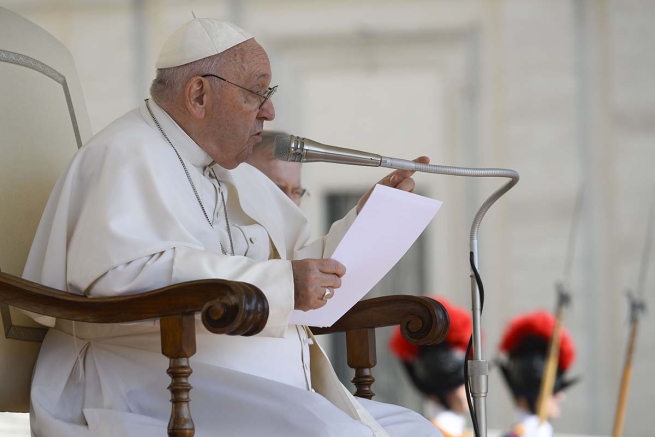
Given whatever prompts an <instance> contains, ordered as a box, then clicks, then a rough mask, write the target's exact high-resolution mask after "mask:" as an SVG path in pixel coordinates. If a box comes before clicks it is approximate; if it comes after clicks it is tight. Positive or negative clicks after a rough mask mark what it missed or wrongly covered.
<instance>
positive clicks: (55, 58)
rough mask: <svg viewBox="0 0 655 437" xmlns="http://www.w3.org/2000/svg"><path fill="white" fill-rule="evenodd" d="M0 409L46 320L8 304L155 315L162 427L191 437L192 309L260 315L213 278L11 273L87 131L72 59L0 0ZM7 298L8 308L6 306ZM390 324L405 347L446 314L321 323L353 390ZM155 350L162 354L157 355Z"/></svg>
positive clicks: (397, 309)
mask: <svg viewBox="0 0 655 437" xmlns="http://www.w3.org/2000/svg"><path fill="white" fill-rule="evenodd" d="M0 95H2V96H3V100H2V103H1V104H0V133H1V137H0V156H1V157H2V158H1V160H0V268H1V269H2V272H0V315H1V317H2V322H3V327H4V333H5V335H4V336H0V411H10V412H27V411H28V410H29V386H30V380H31V375H32V369H33V367H34V363H35V360H36V356H37V354H38V350H39V346H40V342H41V341H42V340H43V337H44V335H45V332H46V331H47V329H46V328H44V327H42V326H40V325H36V324H35V323H34V322H32V321H31V319H29V318H28V317H26V316H25V314H23V313H21V312H20V311H16V308H19V309H22V310H26V311H31V312H34V313H37V314H42V315H46V316H50V317H54V318H60V319H66V320H73V321H79V322H89V323H123V322H132V321H138V320H146V319H160V325H161V344H162V353H163V355H165V356H166V357H167V358H168V359H169V363H170V367H169V368H168V374H169V375H170V377H171V380H172V383H171V385H170V386H169V389H170V391H171V400H172V411H171V420H170V423H169V435H171V436H192V435H193V434H194V427H193V421H192V419H191V412H190V408H189V399H190V394H189V391H190V389H191V384H190V383H189V375H190V374H191V366H190V362H189V358H190V357H191V356H192V355H193V354H194V353H195V348H196V345H195V314H196V313H199V312H201V313H202V322H203V324H204V326H205V327H206V328H207V329H208V330H210V331H211V332H214V333H217V334H227V335H243V336H249V335H254V334H256V333H258V332H260V331H261V330H262V329H263V327H264V326H265V324H266V321H267V318H268V302H267V301H266V298H265V296H264V294H263V293H262V292H261V291H260V290H259V289H257V288H256V287H255V286H253V285H250V284H245V283H240V282H233V281H224V280H218V279H216V280H202V281H193V282H187V283H183V284H177V285H173V286H170V287H166V288H162V289H159V290H155V291H151V292H148V293H143V294H138V295H132V296H124V297H118V298H97V299H89V298H86V297H81V296H77V295H73V294H70V293H65V292H62V291H60V290H55V289H52V288H49V287H45V286H43V285H39V284H36V283H33V282H30V281H26V280H24V279H21V278H20V276H21V274H22V270H23V267H24V264H25V260H26V258H27V254H28V252H29V248H30V245H31V242H32V239H33V236H34V234H35V232H36V228H37V226H38V223H39V220H40V217H41V214H42V212H43V210H44V208H45V204H46V202H47V199H48V197H49V195H50V192H51V190H52V188H53V186H54V184H55V182H56V180H57V178H58V176H59V175H60V174H61V173H62V172H63V170H64V168H65V167H66V165H67V164H68V162H69V160H70V159H71V157H72V155H73V154H74V153H75V151H76V150H77V148H78V147H81V145H82V144H83V143H84V142H85V141H86V140H87V139H89V138H90V136H91V129H90V126H89V122H88V117H87V113H86V108H85V105H84V100H83V97H82V93H81V88H80V86H79V80H78V78H77V73H76V71H75V66H74V64H73V60H72V57H71V55H70V53H69V52H68V50H67V49H66V48H65V47H64V46H63V45H62V44H61V43H59V42H58V41H57V40H56V39H55V38H54V37H52V36H51V35H50V34H48V33H47V32H45V31H44V30H43V29H41V28H39V27H38V26H36V25H34V24H33V23H31V22H29V21H27V20H25V19H24V18H22V17H20V16H19V15H16V14H14V13H12V12H10V11H8V10H6V9H3V8H0ZM11 307H13V308H11ZM398 324H400V325H401V328H402V332H403V335H404V336H405V337H406V338H407V339H408V340H409V341H411V342H413V343H416V344H432V343H437V342H439V341H441V340H442V339H443V338H444V337H445V335H446V332H447V330H448V326H449V320H448V314H447V313H446V311H445V310H444V309H443V307H442V306H441V305H440V304H439V303H438V302H436V301H434V300H432V299H429V298H424V297H416V296H388V297H382V298H376V299H370V300H366V301H362V302H359V303H358V304H357V305H356V306H355V307H354V308H353V309H352V310H351V311H349V312H348V313H347V314H346V315H345V316H344V317H342V318H341V319H340V320H339V321H338V322H337V323H336V324H335V325H334V326H332V327H331V328H314V329H312V330H313V332H314V333H315V334H325V333H329V332H338V331H346V335H347V341H348V345H347V348H348V364H349V366H350V367H352V368H353V369H355V377H354V378H353V382H354V383H355V385H356V387H357V389H356V393H355V394H356V395H357V396H361V397H366V398H369V399H370V398H372V397H373V395H374V394H373V392H372V390H371V384H372V383H373V381H374V378H373V376H372V370H371V369H372V368H373V367H374V366H375V364H376V354H375V331H374V329H375V328H377V327H382V326H390V325H398ZM162 359H163V358H162Z"/></svg>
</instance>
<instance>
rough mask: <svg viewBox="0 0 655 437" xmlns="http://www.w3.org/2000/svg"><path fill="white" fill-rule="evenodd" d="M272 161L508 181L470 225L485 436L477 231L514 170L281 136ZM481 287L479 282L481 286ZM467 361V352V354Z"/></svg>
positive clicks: (478, 406) (475, 414) (473, 387)
mask: <svg viewBox="0 0 655 437" xmlns="http://www.w3.org/2000/svg"><path fill="white" fill-rule="evenodd" d="M275 157H276V158H278V159H281V160H282V161H292V162H332V163H337V164H349V165H363V166H367V167H387V168H393V169H397V170H411V171H419V172H423V173H434V174H442V175H449V176H464V177H474V178H499V177H500V178H507V179H509V181H508V182H507V183H506V184H505V185H503V186H501V187H500V188H499V189H497V190H496V191H494V192H493V193H492V194H491V196H489V197H488V198H487V200H485V201H484V203H483V204H482V206H481V207H480V209H478V212H477V213H476V214H475V217H474V218H473V223H472V224H471V232H470V240H469V248H470V251H471V274H470V277H471V302H472V308H471V311H472V315H473V333H472V343H473V360H469V361H468V368H467V374H468V377H469V381H468V382H469V387H470V395H471V397H472V398H473V411H472V412H471V418H472V419H473V425H474V428H475V431H476V436H477V437H486V436H487V412H486V397H487V392H488V378H489V364H488V362H487V361H485V360H483V359H482V328H481V326H480V314H481V312H482V299H481V295H480V288H479V286H478V280H479V276H477V277H476V275H477V272H478V231H479V229H480V224H481V223H482V219H483V218H484V215H485V214H486V213H487V211H489V208H491V206H492V205H493V204H494V203H496V201H497V200H498V199H500V198H501V197H502V196H503V195H504V194H505V193H507V192H508V191H509V190H511V189H512V187H514V185H516V184H517V183H518V182H519V174H518V173H517V172H516V171H514V170H507V169H502V168H466V167H453V166H444V165H433V164H422V163H418V162H414V161H409V160H405V159H397V158H389V157H386V156H380V155H376V154H374V153H368V152H360V151H358V150H352V149H344V148H340V147H335V146H329V145H325V144H321V143H318V142H315V141H312V140H308V139H306V138H302V137H296V136H294V135H280V136H278V137H276V138H275ZM480 284H481V282H480ZM467 358H468V352H467Z"/></svg>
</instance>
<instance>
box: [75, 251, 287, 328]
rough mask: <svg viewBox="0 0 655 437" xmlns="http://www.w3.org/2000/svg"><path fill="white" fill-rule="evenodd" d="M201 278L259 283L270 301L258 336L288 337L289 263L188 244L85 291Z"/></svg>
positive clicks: (132, 290)
mask: <svg viewBox="0 0 655 437" xmlns="http://www.w3.org/2000/svg"><path fill="white" fill-rule="evenodd" d="M199 279H227V280H232V281H241V282H247V283H250V284H253V285H255V286H256V287H258V288H259V289H260V290H262V292H263V293H264V295H265V296H266V299H267V300H268V304H269V315H268V321H267V323H266V327H265V328H264V330H263V331H262V332H261V333H260V334H259V335H262V336H266V337H284V336H285V334H286V329H287V324H288V321H289V317H291V313H292V311H293V308H294V283H293V272H292V269H291V262H290V261H286V260H269V261H254V260H252V259H250V258H246V257H243V256H225V255H219V254H214V253H212V252H207V251H204V250H199V249H193V248H189V247H176V248H173V249H169V250H166V251H163V252H159V253H156V254H154V255H151V256H147V257H143V258H139V259H136V260H134V261H132V262H129V263H127V264H123V265H121V266H118V267H116V268H114V269H112V270H110V271H108V272H107V273H105V274H104V275H102V276H101V277H100V278H99V279H98V280H96V281H95V282H94V283H93V284H92V285H91V286H90V287H89V288H88V289H87V290H86V294H87V296H91V297H115V296H120V295H125V294H136V293H142V292H145V291H149V290H155V289H157V288H161V287H166V286H168V285H172V284H178V283H181V282H187V281H194V280H199Z"/></svg>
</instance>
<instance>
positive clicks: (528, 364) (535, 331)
mask: <svg viewBox="0 0 655 437" xmlns="http://www.w3.org/2000/svg"><path fill="white" fill-rule="evenodd" d="M555 322H556V319H555V316H553V315H552V314H551V313H549V312H547V311H534V312H531V313H527V314H521V315H519V316H517V317H516V318H514V319H513V320H512V321H510V323H509V324H508V326H507V328H506V329H505V333H504V334H503V337H502V341H501V344H500V351H501V353H503V354H504V355H505V356H504V357H503V359H502V360H501V362H500V369H501V370H502V373H503V376H504V377H505V382H506V383H507V386H508V387H509V389H510V391H511V392H512V396H513V398H514V402H515V407H516V413H517V415H518V420H517V422H516V423H515V424H514V426H513V427H512V429H511V431H510V433H509V434H507V437H552V436H553V427H552V425H551V424H550V422H549V420H551V419H556V418H557V417H559V416H560V414H561V412H562V402H563V400H564V390H565V389H566V388H567V387H569V386H570V385H572V384H574V383H575V382H577V378H573V379H568V378H567V377H566V376H565V372H566V371H567V370H568V369H569V368H570V367H571V365H572V364H573V361H574V360H575V346H574V344H573V339H572V338H571V335H570V334H569V333H568V331H567V330H566V329H565V328H562V330H561V331H560V332H561V339H560V350H559V360H558V364H557V374H556V376H555V385H554V386H553V395H552V396H551V397H550V399H549V401H548V402H549V403H548V406H547V407H546V408H547V412H548V413H547V418H548V420H546V421H544V422H543V423H541V424H540V423H539V417H538V415H537V399H538V397H539V388H540V387H541V381H542V377H543V373H544V367H545V365H546V357H547V354H548V345H549V343H550V340H551V338H552V336H553V331H554V329H555Z"/></svg>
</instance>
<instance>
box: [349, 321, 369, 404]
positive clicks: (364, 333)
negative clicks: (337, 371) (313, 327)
mask: <svg viewBox="0 0 655 437" xmlns="http://www.w3.org/2000/svg"><path fill="white" fill-rule="evenodd" d="M346 345H347V349H348V352H347V354H348V366H349V367H350V368H351V369H355V377H354V378H353V379H352V380H351V381H352V383H353V384H355V387H356V390H355V396H358V397H360V398H366V399H372V398H373V396H375V393H373V391H372V390H371V385H373V383H374V382H375V378H374V377H373V375H372V373H371V369H372V368H373V367H375V365H376V364H377V355H376V349H375V329H353V330H350V331H346Z"/></svg>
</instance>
